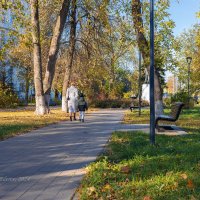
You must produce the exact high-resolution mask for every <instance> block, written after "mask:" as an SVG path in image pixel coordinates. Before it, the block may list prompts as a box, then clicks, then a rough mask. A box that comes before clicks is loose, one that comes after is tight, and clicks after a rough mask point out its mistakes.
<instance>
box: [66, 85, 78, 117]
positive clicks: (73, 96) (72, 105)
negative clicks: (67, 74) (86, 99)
mask: <svg viewBox="0 0 200 200" xmlns="http://www.w3.org/2000/svg"><path fill="white" fill-rule="evenodd" d="M66 99H67V101H68V109H69V115H70V116H69V117H70V121H72V118H73V119H74V120H76V112H77V103H78V89H77V88H76V87H75V83H74V82H71V86H70V87H69V88H68V89H67V93H66Z"/></svg>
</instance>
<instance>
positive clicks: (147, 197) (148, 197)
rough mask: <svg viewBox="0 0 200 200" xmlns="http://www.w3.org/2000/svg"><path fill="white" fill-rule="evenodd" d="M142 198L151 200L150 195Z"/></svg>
mask: <svg viewBox="0 0 200 200" xmlns="http://www.w3.org/2000/svg"><path fill="white" fill-rule="evenodd" d="M143 200H152V199H151V197H150V196H145V197H144V199H143Z"/></svg>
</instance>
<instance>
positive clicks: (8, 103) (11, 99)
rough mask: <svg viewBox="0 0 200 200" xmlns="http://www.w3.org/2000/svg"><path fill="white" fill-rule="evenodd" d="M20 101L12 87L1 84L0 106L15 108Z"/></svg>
mask: <svg viewBox="0 0 200 200" xmlns="http://www.w3.org/2000/svg"><path fill="white" fill-rule="evenodd" d="M18 103H19V99H18V97H17V94H16V93H14V92H13V90H12V89H11V88H10V87H7V86H4V87H2V85H0V108H13V107H16V106H17V105H18Z"/></svg>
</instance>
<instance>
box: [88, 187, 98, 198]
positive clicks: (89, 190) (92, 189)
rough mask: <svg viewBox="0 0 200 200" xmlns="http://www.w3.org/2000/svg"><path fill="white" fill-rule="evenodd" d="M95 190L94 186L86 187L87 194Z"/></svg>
mask: <svg viewBox="0 0 200 200" xmlns="http://www.w3.org/2000/svg"><path fill="white" fill-rule="evenodd" d="M95 191H96V188H95V187H94V186H92V187H89V188H87V193H88V195H89V196H91V195H92V194H93V193H94V192H95Z"/></svg>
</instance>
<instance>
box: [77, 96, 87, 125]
mask: <svg viewBox="0 0 200 200" xmlns="http://www.w3.org/2000/svg"><path fill="white" fill-rule="evenodd" d="M87 109H88V105H87V102H86V101H85V98H84V95H83V93H81V94H80V96H79V100H78V110H79V120H80V121H81V122H84V117H85V111H86V110H87Z"/></svg>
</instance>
